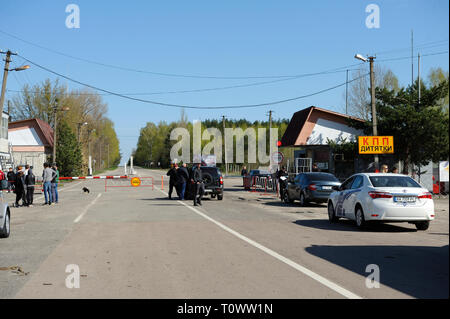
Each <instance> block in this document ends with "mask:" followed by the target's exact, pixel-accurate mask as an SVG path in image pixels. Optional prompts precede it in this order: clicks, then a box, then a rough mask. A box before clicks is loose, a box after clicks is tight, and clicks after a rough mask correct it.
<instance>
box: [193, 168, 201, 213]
mask: <svg viewBox="0 0 450 319" xmlns="http://www.w3.org/2000/svg"><path fill="white" fill-rule="evenodd" d="M192 182H193V183H194V206H197V204H198V205H200V206H201V205H202V196H203V174H202V170H201V168H200V163H197V164H196V166H195V167H194V171H193V174H192Z"/></svg>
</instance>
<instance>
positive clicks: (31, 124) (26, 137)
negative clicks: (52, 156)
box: [8, 119, 53, 147]
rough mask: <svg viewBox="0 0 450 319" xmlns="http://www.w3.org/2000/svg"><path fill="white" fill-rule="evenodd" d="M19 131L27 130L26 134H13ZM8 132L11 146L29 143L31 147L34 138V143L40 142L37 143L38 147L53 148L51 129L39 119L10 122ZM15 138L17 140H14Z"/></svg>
mask: <svg viewBox="0 0 450 319" xmlns="http://www.w3.org/2000/svg"><path fill="white" fill-rule="evenodd" d="M21 130H27V131H28V132H21V133H19V132H17V133H14V132H16V131H21ZM8 132H9V134H10V136H11V138H10V140H11V143H12V144H13V145H25V144H22V143H30V144H31V145H33V144H32V143H33V137H34V140H35V142H41V143H39V144H40V145H43V146H46V147H53V128H52V127H51V126H50V125H49V124H48V123H47V122H44V121H42V120H40V119H27V120H22V121H16V122H10V123H9V124H8ZM35 134H36V135H37V136H36V135H35ZM15 136H16V137H17V140H14V137H15ZM15 143H21V144H15Z"/></svg>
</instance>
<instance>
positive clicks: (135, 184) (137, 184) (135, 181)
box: [131, 177, 141, 187]
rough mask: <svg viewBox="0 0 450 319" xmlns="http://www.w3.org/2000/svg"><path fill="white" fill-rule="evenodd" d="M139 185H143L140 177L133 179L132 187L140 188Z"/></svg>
mask: <svg viewBox="0 0 450 319" xmlns="http://www.w3.org/2000/svg"><path fill="white" fill-rule="evenodd" d="M139 185H141V179H140V178H139V177H133V178H132V179H131V186H133V187H138V186H139Z"/></svg>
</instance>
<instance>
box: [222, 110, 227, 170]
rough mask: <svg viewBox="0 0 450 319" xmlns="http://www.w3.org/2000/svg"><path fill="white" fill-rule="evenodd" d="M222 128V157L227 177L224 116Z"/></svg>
mask: <svg viewBox="0 0 450 319" xmlns="http://www.w3.org/2000/svg"><path fill="white" fill-rule="evenodd" d="M222 127H223V136H222V140H223V149H224V152H223V156H224V163H225V176H228V165H227V147H226V145H225V115H222Z"/></svg>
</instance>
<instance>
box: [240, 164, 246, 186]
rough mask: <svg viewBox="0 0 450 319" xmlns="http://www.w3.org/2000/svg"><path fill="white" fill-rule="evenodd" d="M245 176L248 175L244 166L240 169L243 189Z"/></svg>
mask: <svg viewBox="0 0 450 319" xmlns="http://www.w3.org/2000/svg"><path fill="white" fill-rule="evenodd" d="M247 175H248V172H247V166H244V167H242V170H241V177H242V186H244V187H245V176H247Z"/></svg>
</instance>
